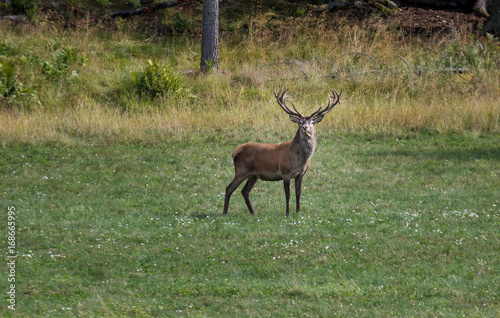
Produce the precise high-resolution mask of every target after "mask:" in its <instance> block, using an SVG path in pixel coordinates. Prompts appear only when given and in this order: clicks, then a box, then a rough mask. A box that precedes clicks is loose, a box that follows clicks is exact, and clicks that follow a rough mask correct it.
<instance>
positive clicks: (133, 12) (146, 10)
mask: <svg viewBox="0 0 500 318" xmlns="http://www.w3.org/2000/svg"><path fill="white" fill-rule="evenodd" d="M177 4H178V3H177V1H175V0H171V1H164V2H159V3H156V4H153V5H151V6H146V7H139V8H135V9H129V10H122V11H116V12H111V13H108V14H106V17H110V18H128V17H130V16H134V15H139V14H145V13H151V12H154V11H157V10H160V9H165V8H169V7H173V6H176V5H177Z"/></svg>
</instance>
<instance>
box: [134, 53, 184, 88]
mask: <svg viewBox="0 0 500 318" xmlns="http://www.w3.org/2000/svg"><path fill="white" fill-rule="evenodd" d="M132 78H133V81H134V86H135V89H136V92H137V93H138V94H139V95H141V96H144V95H148V96H150V97H158V96H166V95H167V94H172V93H173V94H176V93H180V92H181V91H182V90H183V89H184V87H185V80H184V77H183V76H182V75H181V74H180V73H179V72H177V71H175V70H174V69H173V67H170V66H167V65H162V64H160V63H159V62H158V61H155V62H153V61H151V60H148V64H147V65H146V67H144V68H142V69H141V70H140V71H138V72H132Z"/></svg>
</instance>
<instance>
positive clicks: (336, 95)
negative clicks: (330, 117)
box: [311, 88, 342, 118]
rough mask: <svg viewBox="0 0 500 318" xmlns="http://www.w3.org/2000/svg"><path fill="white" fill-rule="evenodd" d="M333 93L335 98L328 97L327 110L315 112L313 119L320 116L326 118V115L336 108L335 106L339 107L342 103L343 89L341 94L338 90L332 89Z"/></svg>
mask: <svg viewBox="0 0 500 318" xmlns="http://www.w3.org/2000/svg"><path fill="white" fill-rule="evenodd" d="M332 93H333V96H332V95H330V96H328V105H327V106H326V108H325V109H323V110H322V109H321V107H320V108H319V109H318V110H317V111H315V112H314V113H313V114H312V115H311V117H313V118H314V117H319V116H324V115H326V114H327V113H328V112H329V111H331V110H332V109H333V107H335V105H337V104H338V103H339V101H340V96H341V95H342V88H340V94H339V93H338V92H337V90H335V89H332ZM332 98H334V100H333V102H332Z"/></svg>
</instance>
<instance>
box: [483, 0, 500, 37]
mask: <svg viewBox="0 0 500 318" xmlns="http://www.w3.org/2000/svg"><path fill="white" fill-rule="evenodd" d="M484 29H485V31H486V32H491V33H494V34H496V35H497V36H500V1H493V4H492V6H491V10H490V18H489V19H488V21H486V24H485V25H484Z"/></svg>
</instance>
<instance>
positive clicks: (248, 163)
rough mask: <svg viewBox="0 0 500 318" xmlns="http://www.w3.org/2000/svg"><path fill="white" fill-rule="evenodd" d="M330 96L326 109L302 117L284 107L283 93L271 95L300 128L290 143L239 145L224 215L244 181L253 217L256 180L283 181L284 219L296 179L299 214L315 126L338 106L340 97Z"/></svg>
mask: <svg viewBox="0 0 500 318" xmlns="http://www.w3.org/2000/svg"><path fill="white" fill-rule="evenodd" d="M332 92H333V96H329V97H328V105H327V106H326V108H325V109H322V108H321V107H320V108H319V109H318V110H317V111H315V112H314V113H312V114H311V115H310V116H307V117H304V116H302V115H301V114H300V113H299V112H298V111H297V109H296V108H295V105H294V104H293V102H292V107H293V109H294V111H292V110H290V108H289V107H288V106H287V104H286V100H287V98H288V96H285V93H286V90H280V91H279V92H278V93H277V94H276V90H275V91H274V96H275V97H276V100H277V101H278V104H279V105H280V106H281V108H282V109H283V110H284V111H285V113H286V114H287V115H288V116H289V117H290V119H291V120H292V121H293V122H294V123H297V124H298V125H299V129H298V130H297V133H296V134H295V137H294V138H293V140H290V141H287V142H284V143H282V144H260V143H246V144H242V145H239V146H238V147H236V149H235V150H234V152H233V155H232V156H233V161H234V170H235V174H234V179H233V181H232V182H231V183H230V184H229V185H228V186H227V188H226V197H225V200H224V212H223V213H224V214H227V211H228V209H229V199H230V198H231V195H232V194H233V192H234V190H236V188H238V186H239V185H240V184H241V183H242V182H243V181H244V180H246V179H248V180H247V183H246V184H245V186H244V187H243V190H242V191H241V193H242V194H243V198H244V199H245V203H246V205H247V207H248V210H250V213H251V214H252V215H253V214H255V212H254V210H253V208H252V204H251V203H250V191H252V188H253V187H254V185H255V183H257V180H258V179H262V180H265V181H278V180H283V184H284V186H285V198H286V216H288V215H289V214H290V180H291V179H294V178H295V196H296V211H297V213H299V211H300V192H301V190H300V188H301V186H302V177H303V176H304V174H305V173H306V172H307V169H308V168H309V164H310V162H311V158H312V156H313V154H314V150H315V149H316V129H315V125H316V124H317V123H319V122H320V121H321V120H322V119H323V117H324V116H325V115H326V114H327V113H328V112H329V111H331V110H332V109H333V107H335V105H337V104H338V103H339V100H340V96H341V95H342V90H340V94H339V93H338V92H337V91H336V90H332Z"/></svg>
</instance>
